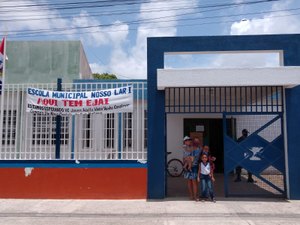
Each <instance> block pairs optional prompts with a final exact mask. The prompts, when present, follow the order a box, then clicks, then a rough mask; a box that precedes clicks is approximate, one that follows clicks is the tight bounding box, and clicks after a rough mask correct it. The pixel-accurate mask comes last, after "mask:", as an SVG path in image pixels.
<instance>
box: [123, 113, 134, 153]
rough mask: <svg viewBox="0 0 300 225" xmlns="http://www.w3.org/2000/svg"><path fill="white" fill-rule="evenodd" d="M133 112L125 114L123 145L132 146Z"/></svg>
mask: <svg viewBox="0 0 300 225" xmlns="http://www.w3.org/2000/svg"><path fill="white" fill-rule="evenodd" d="M132 127H133V126H132V113H124V116H123V147H124V148H127V147H128V148H130V147H132Z"/></svg>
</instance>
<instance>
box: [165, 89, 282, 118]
mask: <svg viewBox="0 0 300 225" xmlns="http://www.w3.org/2000/svg"><path fill="white" fill-rule="evenodd" d="M282 111H283V87H279V86H264V87H199V88H194V87H191V88H167V89H166V92H165V112H166V113H183V112H184V113H222V112H282Z"/></svg>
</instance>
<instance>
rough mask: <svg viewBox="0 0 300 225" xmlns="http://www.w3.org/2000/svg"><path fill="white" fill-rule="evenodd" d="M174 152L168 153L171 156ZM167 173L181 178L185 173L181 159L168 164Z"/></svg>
mask: <svg viewBox="0 0 300 225" xmlns="http://www.w3.org/2000/svg"><path fill="white" fill-rule="evenodd" d="M171 153H172V152H167V154H168V155H169V154H171ZM167 172H168V174H169V176H171V177H180V176H181V175H182V173H183V163H182V161H181V160H179V159H175V158H174V159H170V160H169V161H168V163H167Z"/></svg>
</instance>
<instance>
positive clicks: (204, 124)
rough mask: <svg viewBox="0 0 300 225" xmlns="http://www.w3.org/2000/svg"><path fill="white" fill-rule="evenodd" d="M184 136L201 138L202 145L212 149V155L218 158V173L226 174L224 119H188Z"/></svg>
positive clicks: (185, 121)
mask: <svg viewBox="0 0 300 225" xmlns="http://www.w3.org/2000/svg"><path fill="white" fill-rule="evenodd" d="M183 123H184V125H183V127H184V136H186V135H187V136H190V137H195V136H200V137H201V138H200V141H201V140H202V145H208V146H209V147H210V151H211V155H213V156H215V157H216V162H215V163H216V169H215V172H216V173H223V172H224V152H223V149H224V144H223V143H224V142H223V121H222V119H199V118H186V119H184V120H183Z"/></svg>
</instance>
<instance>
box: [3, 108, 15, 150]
mask: <svg viewBox="0 0 300 225" xmlns="http://www.w3.org/2000/svg"><path fill="white" fill-rule="evenodd" d="M16 125H17V110H8V111H7V110H4V111H3V126H2V145H15V143H16Z"/></svg>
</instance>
